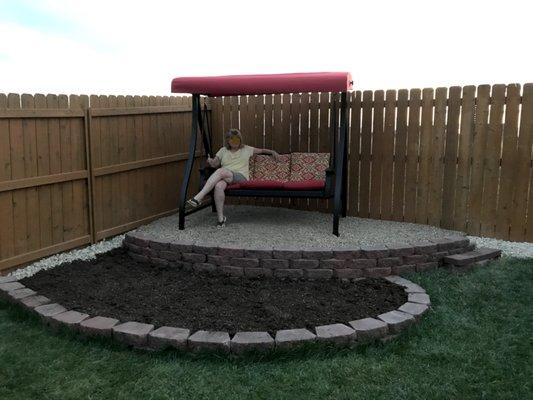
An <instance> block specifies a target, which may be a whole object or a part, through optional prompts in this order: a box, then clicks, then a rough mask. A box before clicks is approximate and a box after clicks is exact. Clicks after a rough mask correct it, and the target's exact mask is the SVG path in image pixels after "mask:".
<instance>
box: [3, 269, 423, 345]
mask: <svg viewBox="0 0 533 400" xmlns="http://www.w3.org/2000/svg"><path fill="white" fill-rule="evenodd" d="M384 279H386V280H387V281H389V282H392V283H394V284H396V285H399V286H402V287H403V288H404V290H405V292H406V294H407V296H408V298H409V300H408V301H407V302H406V303H404V304H402V305H401V306H400V307H399V308H398V309H396V310H392V311H389V312H386V313H383V314H380V315H378V316H377V317H376V318H371V317H367V318H363V319H359V320H355V321H343V322H339V323H334V324H328V325H321V326H317V327H315V328H314V331H315V332H311V331H309V330H308V329H305V328H294V329H280V330H278V331H277V332H276V334H275V338H272V336H271V335H270V334H269V333H267V332H237V333H236V334H235V335H233V337H231V336H230V335H229V333H228V332H221V331H206V330H198V331H194V332H193V331H191V330H189V329H186V328H181V327H179V328H178V327H155V326H154V325H151V324H145V323H140V322H135V321H118V320H116V319H112V318H106V317H100V316H89V315H87V314H84V313H80V312H77V311H73V310H67V309H66V308H65V307H63V306H61V305H60V304H56V303H54V302H53V301H52V300H50V299H48V298H47V297H44V296H42V295H39V294H38V293H36V292H34V291H33V290H31V289H29V288H26V287H24V286H23V285H22V284H20V282H18V281H17V280H15V279H13V277H4V278H1V277H0V297H2V298H5V299H6V300H8V301H9V302H12V303H16V304H20V305H21V306H22V307H23V308H25V309H27V310H30V311H31V312H33V313H35V314H37V315H38V316H39V317H40V318H41V320H42V321H43V323H44V324H46V325H51V326H52V327H53V328H54V329H55V330H57V329H59V328H67V329H70V330H73V331H75V332H79V333H80V334H82V335H83V336H89V337H101V336H108V337H112V338H113V340H115V341H117V342H121V343H123V344H126V345H129V346H132V347H134V348H139V349H145V350H152V351H157V350H163V349H166V348H174V349H178V350H182V351H183V350H185V351H193V352H198V351H201V352H218V353H232V354H236V355H238V354H243V353H247V352H250V351H255V352H262V353H265V352H269V351H271V350H274V349H281V350H292V349H295V348H299V347H301V346H302V345H304V344H306V343H310V342H322V343H329V344H333V345H335V346H340V347H345V346H354V345H357V344H360V343H364V342H368V341H374V340H376V339H379V340H381V341H386V340H389V339H390V338H392V337H395V336H396V335H398V334H399V333H400V332H401V331H403V330H404V329H406V328H408V327H410V326H411V325H413V324H415V323H417V322H419V321H420V319H421V317H422V316H423V315H424V314H426V313H427V312H428V311H429V309H430V306H431V301H430V298H429V295H428V294H427V293H426V291H425V290H424V289H423V288H422V287H420V286H419V285H417V284H415V283H413V282H411V281H409V280H407V279H405V278H402V277H400V276H396V275H391V276H388V277H386V278H384ZM13 283H16V284H13ZM21 294H24V295H21ZM32 300H33V301H32ZM88 321H97V322H98V324H92V326H91V328H90V329H86V328H87V327H86V326H85V322H88ZM158 332H159V334H158ZM154 339H159V340H154Z"/></svg>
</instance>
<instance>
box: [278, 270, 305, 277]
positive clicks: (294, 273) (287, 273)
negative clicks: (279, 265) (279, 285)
mask: <svg viewBox="0 0 533 400" xmlns="http://www.w3.org/2000/svg"><path fill="white" fill-rule="evenodd" d="M303 275H304V272H303V270H302V269H297V268H290V269H275V270H274V276H275V277H276V278H289V279H299V278H302V277H303Z"/></svg>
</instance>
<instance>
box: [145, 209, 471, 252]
mask: <svg viewBox="0 0 533 400" xmlns="http://www.w3.org/2000/svg"><path fill="white" fill-rule="evenodd" d="M224 215H225V216H226V217H227V222H226V226H225V227H224V228H217V227H216V222H217V218H216V213H213V212H211V209H210V208H206V209H203V210H201V211H198V212H197V213H194V214H191V215H189V216H187V218H186V219H185V229H184V230H182V231H180V230H179V229H178V215H177V214H175V215H171V216H168V217H165V218H161V219H158V220H157V221H154V222H152V223H150V224H148V225H144V226H142V227H140V228H138V229H137V231H139V232H143V233H145V234H147V235H149V236H150V237H153V238H157V239H171V240H184V241H193V242H195V243H207V244H210V243H215V244H217V245H219V246H220V245H222V244H227V245H228V244H229V245H234V246H241V247H243V248H256V247H265V246H268V247H276V246H287V245H288V246H295V247H297V248H299V249H304V250H313V249H317V248H320V249H322V248H326V249H333V248H354V247H359V246H378V245H379V246H381V245H387V244H410V243H416V242H421V241H424V240H427V239H442V238H445V237H458V236H464V233H461V232H457V231H450V230H445V229H440V228H436V227H433V226H428V225H419V224H412V223H400V222H394V221H379V220H373V219H365V218H355V217H346V218H341V220H340V228H339V232H340V236H339V237H337V236H335V235H333V234H332V221H333V217H332V215H331V214H327V213H318V212H313V211H300V210H290V209H285V208H278V207H257V206H245V205H239V206H234V205H229V206H226V207H224Z"/></svg>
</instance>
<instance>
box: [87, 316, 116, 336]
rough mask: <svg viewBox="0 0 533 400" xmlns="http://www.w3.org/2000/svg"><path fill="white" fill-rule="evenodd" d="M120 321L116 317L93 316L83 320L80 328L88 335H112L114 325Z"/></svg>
mask: <svg viewBox="0 0 533 400" xmlns="http://www.w3.org/2000/svg"><path fill="white" fill-rule="evenodd" d="M118 322H119V321H118V319H115V318H108V317H99V316H98V317H92V318H88V319H85V320H83V321H81V322H80V327H79V330H80V332H82V333H83V334H85V335H87V336H97V337H111V336H112V334H113V327H114V326H115V325H117V324H118Z"/></svg>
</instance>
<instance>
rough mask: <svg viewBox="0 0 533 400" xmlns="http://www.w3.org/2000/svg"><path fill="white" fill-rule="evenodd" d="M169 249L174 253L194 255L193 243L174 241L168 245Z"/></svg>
mask: <svg viewBox="0 0 533 400" xmlns="http://www.w3.org/2000/svg"><path fill="white" fill-rule="evenodd" d="M168 249H169V250H170V251H172V252H174V253H192V252H193V251H192V243H190V242H185V241H177V240H173V241H171V242H170V243H169V244H168Z"/></svg>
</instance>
